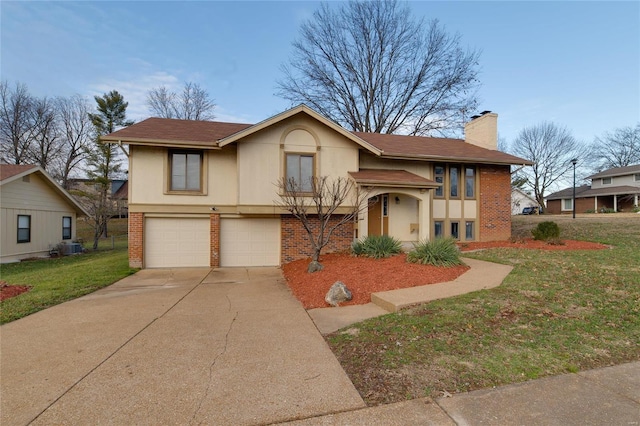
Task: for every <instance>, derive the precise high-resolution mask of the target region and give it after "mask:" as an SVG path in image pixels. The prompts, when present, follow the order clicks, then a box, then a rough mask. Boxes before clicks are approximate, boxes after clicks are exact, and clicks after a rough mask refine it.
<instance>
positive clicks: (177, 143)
mask: <svg viewBox="0 0 640 426" xmlns="http://www.w3.org/2000/svg"><path fill="white" fill-rule="evenodd" d="M100 141H101V142H105V143H110V144H122V145H138V146H157V147H164V148H194V149H210V150H219V149H221V148H220V147H219V146H218V142H216V141H211V142H200V141H183V140H173V139H166V140H158V139H144V138H127V139H119V138H110V137H105V136H102V137H100ZM209 144H211V145H209Z"/></svg>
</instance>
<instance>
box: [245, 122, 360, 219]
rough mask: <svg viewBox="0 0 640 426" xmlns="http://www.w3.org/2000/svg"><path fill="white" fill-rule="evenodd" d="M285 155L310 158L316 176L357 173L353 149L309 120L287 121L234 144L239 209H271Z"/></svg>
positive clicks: (331, 132)
mask: <svg viewBox="0 0 640 426" xmlns="http://www.w3.org/2000/svg"><path fill="white" fill-rule="evenodd" d="M287 153H305V154H307V153H308V154H314V155H315V159H314V167H315V175H316V176H332V177H338V176H341V177H345V178H346V177H347V176H348V175H347V172H349V171H356V170H358V147H357V145H355V144H354V143H353V142H351V141H349V140H347V139H346V138H345V137H344V136H342V135H340V134H338V133H337V132H335V131H333V130H332V129H330V128H327V127H326V126H324V125H322V124H320V123H318V122H316V121H315V120H313V119H311V118H310V117H306V116H295V117H291V118H290V119H287V120H284V121H283V122H281V123H278V124H276V125H274V126H272V127H269V128H267V129H264V130H262V131H260V132H258V133H256V134H253V135H251V136H249V137H247V138H245V139H243V140H242V141H241V142H239V143H238V180H239V183H238V191H239V196H238V203H239V204H240V205H251V206H256V205H265V206H269V205H273V203H274V201H275V200H277V199H278V192H277V191H278V189H277V183H278V181H279V180H280V179H281V178H282V177H284V175H285V159H286V154H287Z"/></svg>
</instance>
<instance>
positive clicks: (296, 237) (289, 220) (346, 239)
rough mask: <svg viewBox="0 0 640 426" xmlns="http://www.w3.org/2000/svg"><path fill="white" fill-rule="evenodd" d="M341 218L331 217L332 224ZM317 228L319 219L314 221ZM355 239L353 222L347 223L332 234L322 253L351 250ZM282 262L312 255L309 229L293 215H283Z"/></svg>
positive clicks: (281, 230)
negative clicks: (306, 229) (305, 228)
mask: <svg viewBox="0 0 640 426" xmlns="http://www.w3.org/2000/svg"><path fill="white" fill-rule="evenodd" d="M338 220H340V217H338V216H333V217H332V218H331V219H330V225H329V226H333V225H335V223H336V222H337V221H338ZM313 226H314V228H315V229H317V226H318V221H317V219H316V220H315V223H313ZM352 241H353V223H346V224H344V225H342V226H341V227H339V228H338V229H336V230H335V231H334V232H333V234H332V235H331V241H330V242H329V244H328V245H327V246H326V247H325V248H324V249H323V250H322V253H334V252H338V251H344V250H349V248H350V247H351V242H352ZM280 244H281V253H280V262H281V263H283V264H284V263H288V262H291V261H293V260H298V259H304V258H307V257H311V254H312V250H311V243H310V242H309V237H308V234H307V231H305V230H304V227H303V226H302V222H300V220H299V219H296V218H295V217H293V216H291V215H287V216H282V219H281V226H280Z"/></svg>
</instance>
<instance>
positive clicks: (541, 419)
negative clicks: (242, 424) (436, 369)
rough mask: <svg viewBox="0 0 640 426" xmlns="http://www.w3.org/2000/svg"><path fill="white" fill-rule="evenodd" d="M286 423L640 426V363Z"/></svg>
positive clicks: (302, 424)
mask: <svg viewBox="0 0 640 426" xmlns="http://www.w3.org/2000/svg"><path fill="white" fill-rule="evenodd" d="M287 424H289V425H297V426H311V425H380V426H383V425H384V426H387V425H388V426H393V425H435V426H456V425H458V426H473V425H489V426H493V425H495V426H505V425H521V426H528V425H531V426H538V425H545V426H584V425H594V426H596V425H602V426H604V425H607V426H608V425H621V426H622V425H625V426H632V425H639V424H640V362H632V363H629V364H623V365H618V366H614V367H606V368H600V369H597V370H590V371H585V372H582V373H577V374H565V375H561V376H554V377H548V378H545V379H540V380H532V381H529V382H525V383H519V384H515V385H508V386H501V387H498V388H494V389H487V390H479V391H475V392H468V393H462V394H456V395H453V396H452V397H449V398H439V399H437V400H433V399H430V398H422V399H414V400H411V401H405V402H399V403H397V404H389V405H381V406H378V407H371V408H365V409H361V410H354V411H349V412H343V413H336V414H331V415H328V416H321V417H312V418H308V419H304V420H299V421H294V422H290V423H287Z"/></svg>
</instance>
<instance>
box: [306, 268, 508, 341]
mask: <svg viewBox="0 0 640 426" xmlns="http://www.w3.org/2000/svg"><path fill="white" fill-rule="evenodd" d="M462 260H463V261H464V263H466V264H467V265H469V267H470V269H469V270H468V271H467V272H465V273H464V274H462V275H460V276H459V277H458V278H456V279H455V280H453V281H449V282H444V283H438V284H429V285H423V286H418V287H410V288H403V289H400V290H391V291H383V292H379V293H373V294H372V295H371V303H368V304H366V305H350V306H339V307H337V308H316V309H310V310H309V311H308V312H309V316H311V318H312V319H313V322H314V323H315V324H316V327H318V330H319V331H320V333H322V334H329V333H333V332H334V331H337V330H339V329H341V328H343V327H347V326H349V325H351V324H355V323H357V322H360V321H364V320H366V319H369V318H374V317H377V316H380V315H385V314H388V313H389V312H397V311H398V310H400V309H402V308H404V307H407V306H410V305H415V304H417V303H425V302H430V301H432V300H437V299H444V298H446V297H452V296H459V295H461V294H466V293H471V292H472V291H478V290H483V289H489V288H494V287H497V286H499V285H500V284H502V281H504V279H505V278H506V277H507V275H509V272H511V270H512V269H513V267H512V266H508V265H500V264H497V263H491V262H484V261H482V260H475V259H468V258H463V259H462Z"/></svg>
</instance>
